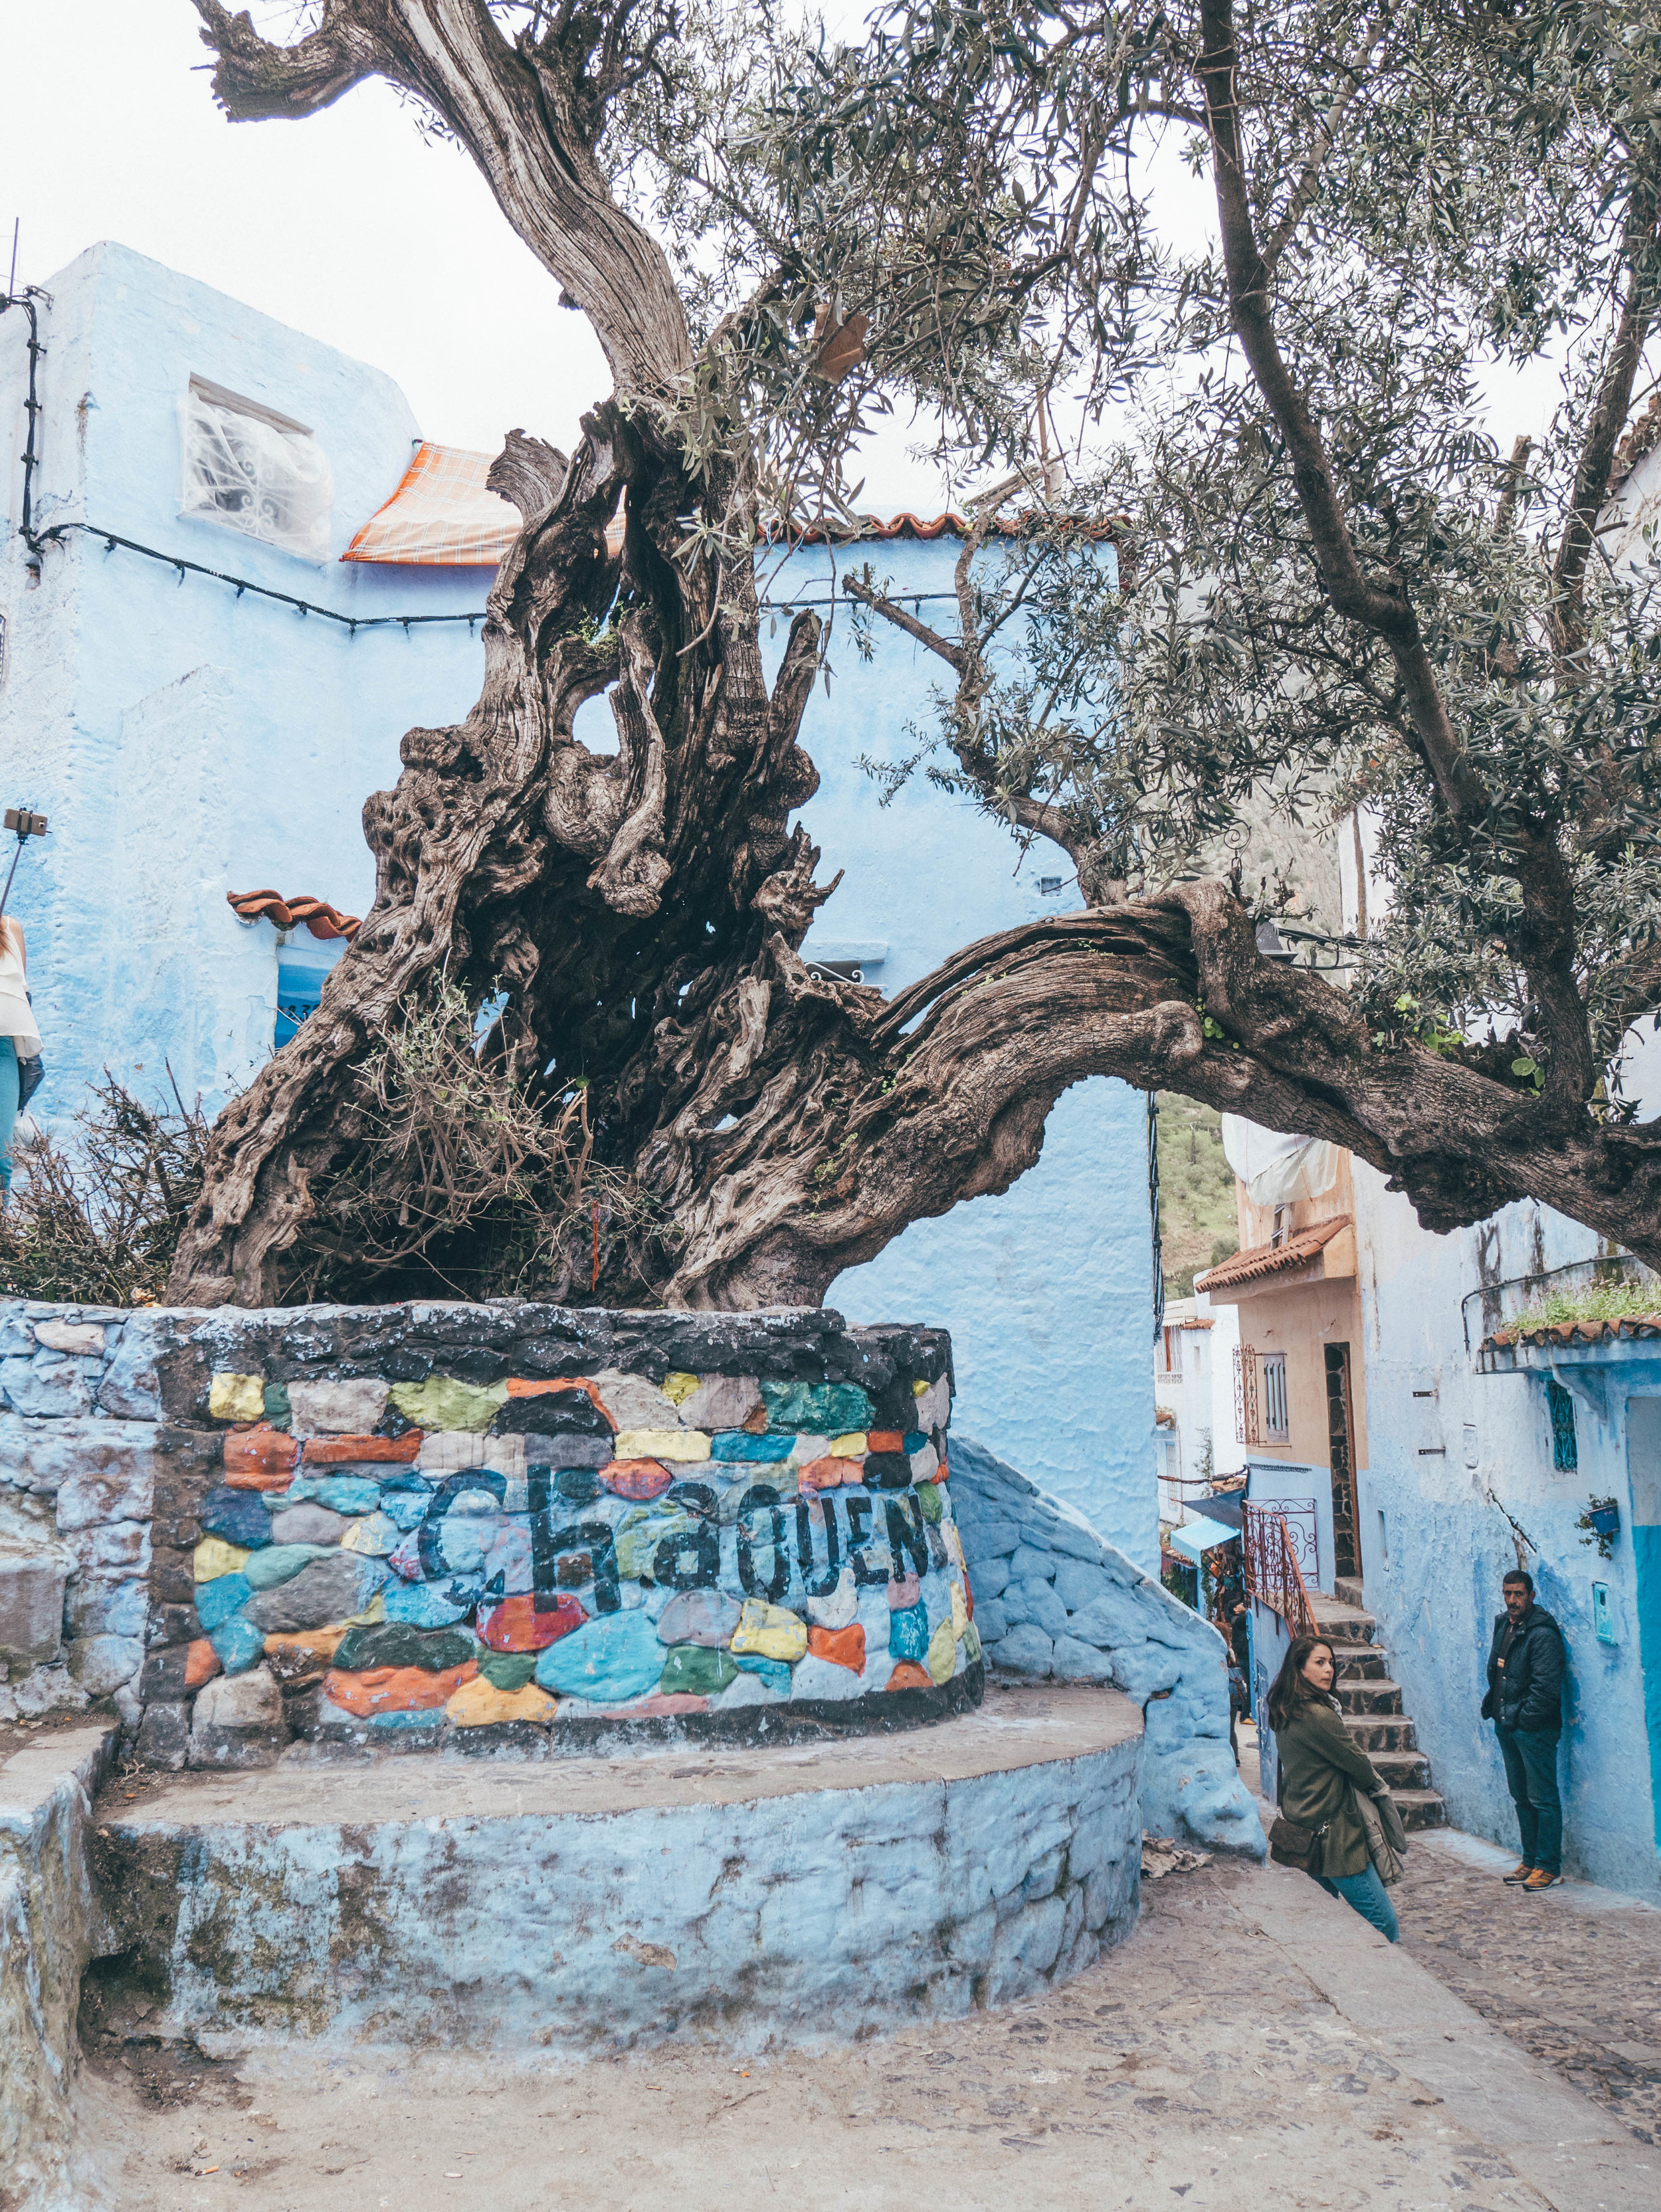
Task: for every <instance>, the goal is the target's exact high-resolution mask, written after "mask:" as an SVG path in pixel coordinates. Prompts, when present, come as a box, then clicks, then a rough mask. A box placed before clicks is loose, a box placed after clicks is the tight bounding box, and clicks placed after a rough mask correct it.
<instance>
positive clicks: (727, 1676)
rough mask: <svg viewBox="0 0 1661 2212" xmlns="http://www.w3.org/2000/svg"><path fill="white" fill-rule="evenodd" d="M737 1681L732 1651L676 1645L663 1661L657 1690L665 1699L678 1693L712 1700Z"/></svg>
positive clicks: (708, 1645)
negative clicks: (662, 1669)
mask: <svg viewBox="0 0 1661 2212" xmlns="http://www.w3.org/2000/svg"><path fill="white" fill-rule="evenodd" d="M737 1679H738V1662H737V1660H736V1659H735V1658H734V1657H733V1656H732V1654H731V1652H730V1651H720V1650H716V1648H715V1647H714V1646H713V1645H712V1644H673V1645H671V1647H670V1651H669V1654H668V1656H667V1657H666V1658H665V1659H664V1672H663V1678H662V1680H660V1681H659V1682H658V1688H659V1689H660V1690H662V1691H663V1692H664V1694H665V1695H666V1696H673V1695H674V1694H675V1693H676V1692H677V1691H679V1692H685V1693H686V1694H688V1696H691V1697H694V1698H712V1697H715V1696H717V1695H718V1693H719V1692H721V1691H722V1690H724V1689H725V1687H726V1686H727V1684H728V1683H729V1682H736V1681H737Z"/></svg>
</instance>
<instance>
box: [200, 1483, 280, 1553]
mask: <svg viewBox="0 0 1661 2212" xmlns="http://www.w3.org/2000/svg"><path fill="white" fill-rule="evenodd" d="M196 1517H197V1520H198V1521H199V1522H201V1523H202V1526H203V1532H204V1533H205V1534H208V1535H209V1536H221V1537H222V1538H223V1539H224V1541H226V1542H227V1544H240V1545H242V1546H243V1547H245V1548H246V1549H252V1548H253V1547H255V1546H257V1545H260V1544H269V1543H270V1541H271V1516H270V1514H269V1513H268V1512H267V1511H266V1510H265V1500H264V1498H263V1497H262V1496H261V1495H260V1493H259V1492H258V1491H257V1490H227V1489H226V1488H224V1487H223V1486H221V1488H219V1489H218V1490H210V1491H209V1492H208V1495H207V1496H206V1497H205V1498H203V1501H202V1504H201V1505H200V1506H199V1507H198V1508H197V1516H196Z"/></svg>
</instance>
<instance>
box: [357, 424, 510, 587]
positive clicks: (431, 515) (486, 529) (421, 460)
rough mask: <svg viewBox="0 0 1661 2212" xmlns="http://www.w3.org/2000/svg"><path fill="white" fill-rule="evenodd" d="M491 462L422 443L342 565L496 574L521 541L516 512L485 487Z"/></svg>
mask: <svg viewBox="0 0 1661 2212" xmlns="http://www.w3.org/2000/svg"><path fill="white" fill-rule="evenodd" d="M492 458H493V456H492V455H490V454H489V453H467V452H465V451H464V449H463V447H460V446H435V445H433V442H432V441H431V440H430V439H423V440H422V441H421V444H420V445H419V446H418V447H416V448H415V459H414V460H413V461H411V462H410V464H409V468H408V470H407V471H405V473H404V478H403V483H401V484H400V485H399V486H398V488H397V490H396V491H395V492H394V493H393V495H392V496H391V499H389V500H388V501H387V502H386V504H385V507H382V508H381V509H380V510H379V513H375V514H372V515H371V516H370V518H369V520H368V521H367V522H366V523H365V524H364V526H363V527H362V529H361V530H360V531H359V532H358V534H357V536H356V537H355V538H354V539H353V540H352V542H351V544H349V546H348V547H347V549H346V550H345V551H344V552H343V554H342V555H341V556H340V557H341V559H342V560H343V561H384V562H397V564H399V565H400V566H402V567H404V568H494V567H495V566H496V564H497V563H498V562H500V559H501V557H502V556H503V555H504V554H505V553H506V551H507V549H508V547H509V546H510V545H512V543H513V540H514V539H515V538H517V537H518V534H519V510H518V507H515V506H514V504H513V502H512V500H506V499H504V498H502V496H501V495H500V493H499V492H494V491H491V490H490V489H488V487H487V485H486V483H485V477H487V476H488V473H489V471H490V463H491V460H492Z"/></svg>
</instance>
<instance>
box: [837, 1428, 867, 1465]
mask: <svg viewBox="0 0 1661 2212" xmlns="http://www.w3.org/2000/svg"><path fill="white" fill-rule="evenodd" d="M865 1449H866V1447H865V1431H864V1429H854V1430H852V1431H850V1433H849V1434H848V1435H846V1437H832V1438H831V1448H830V1457H831V1458H832V1459H864V1456H865Z"/></svg>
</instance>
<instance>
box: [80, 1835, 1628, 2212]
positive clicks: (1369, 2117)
mask: <svg viewBox="0 0 1661 2212" xmlns="http://www.w3.org/2000/svg"><path fill="white" fill-rule="evenodd" d="M1143 1894H1144V1911H1143V1922H1142V1925H1141V1927H1140V1928H1139V1929H1138V1930H1137V1934H1136V1935H1135V1936H1133V1937H1132V1939H1131V1941H1130V1942H1128V1943H1127V1944H1125V1946H1124V1947H1123V1948H1121V1949H1119V1950H1118V1951H1116V1952H1114V1953H1112V1954H1110V1955H1109V1956H1107V1957H1106V1958H1105V1959H1104V1960H1102V1961H1101V1962H1100V1964H1099V1965H1097V1966H1094V1967H1092V1968H1091V1969H1090V1970H1089V1971H1088V1972H1086V1973H1084V1974H1082V1975H1081V1976H1080V1977H1079V1978H1077V1979H1076V1980H1075V1981H1072V1982H1070V1983H1069V1984H1067V1985H1066V1986H1065V1987H1064V1988H1062V1989H1060V1990H1055V1991H1052V1992H1051V1993H1049V1994H1046V1996H1043V1997H1041V1998H1040V1999H1038V2000H1036V2001H1034V2002H1031V2003H1028V2004H1026V2005H1022V2006H1020V2007H1017V2008H1014V2009H1012V2010H1010V2011H1008V2012H1003V2013H989V2014H982V2015H976V2016H975V2017H973V2018H972V2019H970V2020H968V2021H963V2022H961V2023H957V2024H955V2025H953V2026H951V2027H945V2028H943V2027H931V2028H922V2027H918V2028H913V2029H907V2030H906V2031H904V2032H903V2033H900V2034H898V2035H894V2036H892V2037H875V2038H872V2039H870V2040H867V2041H864V2042H860V2043H856V2044H854V2045H852V2046H850V2045H840V2046H831V2047H826V2048H823V2049H819V2050H810V2049H791V2050H785V2051H779V2052H776V2053H774V2054H771V2055H768V2056H764V2057H740V2056H737V2054H735V2053H733V2052H731V2051H721V2050H718V2049H712V2048H711V2047H710V2046H708V2045H702V2046H689V2045H678V2046H668V2047H664V2048H661V2049H659V2050H658V2051H652V2052H650V2053H647V2054H644V2055H640V2056H633V2057H618V2058H605V2059H596V2060H592V2061H590V2062H589V2063H586V2064H583V2063H549V2062H543V2063H533V2064H529V2065H526V2066H524V2067H518V2068H516V2067H515V2066H514V2065H512V2063H508V2062H505V2061H503V2060H501V2059H500V2058H498V2057H493V2056H491V2055H489V2054H486V2053H482V2052H474V2051H466V2050H464V2049H458V2048H445V2047H431V2048H427V2049H422V2050H419V2051H411V2050H407V2049H406V2050H382V2051H376V2050H373V2049H360V2050H353V2051H349V2052H346V2053H327V2054H325V2053H321V2052H317V2051H313V2052H312V2053H311V2054H309V2055H308V2053H307V2052H306V2051H305V2050H304V2049H303V2048H296V2047H295V2046H292V2045H291V2046H289V2047H288V2051H285V2052H282V2053H277V2054H273V2055H271V2056H269V2057H268V2056H264V2055H262V2054H259V2053H257V2052H247V2053H244V2054H242V2055H240V2056H237V2055H235V2054H234V2053H227V2054H226V2055H224V2056H223V2057H221V2060H220V2062H219V2063H204V2062H203V2061H202V2060H201V2059H200V2058H199V2057H197V2055H196V2054H195V2053H194V2052H191V2051H185V2052H183V2053H180V2052H177V2051H175V2052H169V2051H166V2050H164V2049H161V2048H159V2047H157V2046H155V2045H154V2044H152V2045H149V2046H147V2045H145V2044H144V2042H143V2041H142V2039H140V2040H138V2041H135V2042H128V2043H124V2044H123V2043H115V2044H106V2043H101V2042H100V2041H99V2040H98V2039H97V2038H96V2036H95V2035H94V2037H93V2038H91V2039H90V2045H91V2047H90V2049H89V2052H88V2064H87V2066H86V2067H85V2068H84V2069H83V2071H82V2090H81V2103H82V2116H83V2120H84V2124H85V2126H86V2130H87V2135H88V2141H89V2142H90V2143H91V2144H92V2145H93V2146H94V2147H95V2148H96V2149H97V2150H98V2153H99V2163H100V2166H101V2170H102V2179H101V2187H102V2189H103V2191H104V2192H105V2194H104V2196H103V2197H101V2198H100V2195H99V2193H98V2191H99V2188H100V2183H99V2182H98V2181H96V2180H93V2179H88V2183H87V2185H86V2186H85V2187H84V2188H83V2189H82V2192H81V2194H80V2195H79V2196H78V2197H77V2198H76V2206H75V2212H91V2208H92V2207H94V2205H96V2204H99V2203H109V2204H111V2205H114V2206H118V2208H119V2212H198V2208H218V2207H221V2206H224V2205H227V2204H232V2203H234V2204H237V2205H239V2206H246V2207H251V2208H253V2212H393V2208H396V2212H405V2208H407V2207H412V2206H418V2207H420V2208H421V2212H428V2208H440V2212H441V2208H444V2207H446V2206H450V2205H454V2206H456V2207H457V2208H458V2212H460V2208H466V2212H476V2208H477V2207H478V2206H480V2205H481V2204H485V2205H488V2206H489V2207H490V2208H491V2212H522V2208H523V2212H530V2208H531V2207H533V2206H535V2207H537V2208H539V2212H540V2208H542V2207H543V2206H546V2205H547V2204H548V2203H581V2204H582V2205H583V2207H584V2208H585V2212H613V2208H615V2212H625V2208H627V2212H647V2208H649V2207H653V2206H656V2205H658V2204H661V2203H664V2202H670V2203H673V2204H674V2205H675V2207H676V2212H731V2208H733V2207H734V2206H735V2205H736V2206H738V2207H740V2208H743V2212H751V2209H752V2208H761V2207H765V2206H768V2205H771V2204H773V2203H774V2202H775V2201H777V2202H780V2203H811V2204H812V2205H814V2206H815V2207H819V2206H846V2207H850V2208H860V2212H864V2209H865V2208H882V2212H888V2208H894V2212H902V2208H903V2212H915V2208H916V2207H917V2206H918V2204H920V2203H927V2204H931V2205H937V2206H942V2207H944V2206H949V2207H950V2208H951V2212H960V2208H961V2212H982V2208H984V2209H985V2212H992V2208H997V2212H1009V2208H1010V2207H1011V2206H1015V2207H1018V2208H1019V2212H1031V2208H1035V2207H1036V2208H1046V2212H1047V2208H1049V2207H1052V2206H1055V2207H1061V2206H1063V2205H1065V2206H1068V2207H1072V2206H1075V2205H1076V2204H1077V2203H1080V2202H1084V2203H1088V2204H1089V2205H1090V2206H1091V2208H1092V2212H1097V2208H1100V2212H1149V2208H1150V2207H1158V2206H1161V2205H1164V2204H1167V2203H1173V2212H1174V2207H1176V2206H1180V2207H1181V2208H1182V2212H1240V2208H1241V2207H1242V2206H1246V2205H1253V2204H1266V2203H1272V2204H1274V2205H1275V2206H1276V2208H1277V2212H1375V2208H1376V2209H1377V2212H1383V2208H1386V2207H1387V2208H1390V2212H1442V2208H1447V2207H1452V2206H1454V2205H1458V2206H1459V2207H1460V2208H1462V2212H1501V2208H1507V2212H1510V2209H1511V2208H1514V2212H1546V2208H1550V2212H1654V2208H1655V2206H1656V2205H1657V2203H1661V2154H1655V2153H1652V2151H1651V2150H1650V2149H1649V2148H1648V2147H1647V2146H1645V2145H1642V2144H1640V2143H1638V2142H1634V2138H1633V2136H1631V2135H1630V2134H1629V2133H1628V2131H1627V2130H1626V2129H1625V2128H1623V2127H1622V2126H1621V2125H1620V2124H1617V2123H1616V2122H1614V2121H1613V2120H1612V2119H1611V2118H1610V2117H1609V2114H1608V2113H1607V2112H1605V2111H1604V2110H1603V2109H1602V2108H1601V2107H1600V2106H1597V2105H1595V2104H1593V2103H1591V2102H1590V2101H1589V2100H1587V2099H1585V2098H1584V2097H1582V2096H1581V2095H1580V2094H1579V2093H1578V2092H1577V2091H1576V2090H1574V2089H1573V2088H1572V2087H1569V2086H1567V2084H1565V2083H1563V2082H1561V2081H1559V2080H1558V2079H1557V2078H1556V2077H1555V2075H1553V2073H1552V2072H1551V2070H1550V2069H1549V2067H1547V2066H1546V2065H1545V2064H1543V2063H1542V2062H1541V2061H1539V2060H1538V2059H1536V2058H1534V2057H1531V2056H1530V2055H1529V2054H1528V2053H1527V2052H1526V2051H1522V2050H1521V2049H1519V2047H1518V2046H1517V2045H1513V2044H1512V2043H1510V2042H1508V2041H1507V2040H1506V2038H1505V2037H1504V2036H1502V2035H1501V2034H1500V2033H1498V2032H1497V2031H1496V2030H1495V2029H1493V2028H1491V2027H1488V2026H1487V2025H1486V2024H1485V2023H1484V2021H1482V2020H1481V2019H1480V2018H1479V2017H1477V2016H1476V2015H1475V2014H1474V2013H1473V2012H1472V2011H1470V2009H1469V2008H1467V2007H1466V2006H1465V2005H1464V2003H1463V2002H1461V2001H1460V2000H1459V1999H1458V1998H1457V1997H1456V1996H1453V1995H1452V1992H1451V1991H1449V1990H1445V1989H1443V1988H1442V1987H1441V1986H1440V1984H1438V1983H1437V1981H1436V1980H1434V1978H1432V1976H1431V1975H1430V1974H1429V1973H1428V1972H1426V1970H1425V1968H1424V1967H1423V1966H1421V1965H1420V1964H1418V1963H1417V1961H1416V1960H1414V1959H1413V1958H1411V1957H1409V1956H1408V1955H1407V1954H1404V1953H1403V1951H1401V1950H1391V1948H1389V1947H1388V1946H1387V1945H1385V1943H1384V1942H1383V1941H1382V1939H1381V1938H1379V1936H1376V1935H1375V1934H1374V1933H1373V1930H1372V1929H1369V1928H1367V1926H1366V1924H1365V1923H1363V1922H1362V1921H1361V1920H1360V1919H1359V1918H1358V1917H1357V1916H1356V1915H1355V1914H1354V1913H1352V1912H1351V1911H1349V1908H1348V1907H1347V1906H1345V1905H1341V1904H1339V1903H1337V1901H1335V1900H1333V1899H1329V1898H1327V1897H1326V1896H1325V1894H1324V1893H1322V1892H1321V1891H1319V1890H1318V1889H1317V1888H1316V1887H1315V1886H1314V1885H1313V1884H1312V1883H1311V1882H1309V1881H1306V1879H1305V1878H1304V1877H1303V1876H1302V1875H1296V1874H1292V1873H1289V1872H1288V1871H1286V1870H1285V1869H1279V1868H1269V1869H1259V1868H1256V1867H1252V1866H1250V1865H1248V1864H1246V1863H1241V1862H1239V1861H1222V1860H1213V1861H1211V1862H1210V1863H1208V1864H1206V1865H1204V1866H1203V1867H1201V1868H1199V1869H1197V1870H1194V1871H1189V1872H1179V1873H1173V1874H1170V1875H1166V1876H1165V1877H1163V1878H1162V1879H1161V1880H1159V1881H1149V1883H1147V1884H1146V1886H1145V1888H1144V1893H1143ZM1541 1901H1543V1900H1537V1902H1541Z"/></svg>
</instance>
